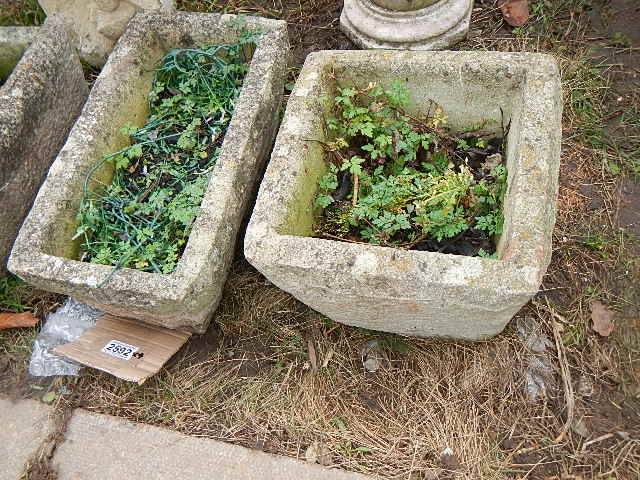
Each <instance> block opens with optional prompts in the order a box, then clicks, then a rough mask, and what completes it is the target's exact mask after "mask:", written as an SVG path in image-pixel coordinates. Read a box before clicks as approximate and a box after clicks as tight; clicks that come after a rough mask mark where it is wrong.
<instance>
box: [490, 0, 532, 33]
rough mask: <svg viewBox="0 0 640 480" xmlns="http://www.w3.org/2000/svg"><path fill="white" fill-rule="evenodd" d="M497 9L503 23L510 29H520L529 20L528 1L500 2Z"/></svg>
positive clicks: (504, 0) (510, 0)
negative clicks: (509, 26)
mask: <svg viewBox="0 0 640 480" xmlns="http://www.w3.org/2000/svg"><path fill="white" fill-rule="evenodd" d="M498 8H499V9H500V11H501V12H502V17H503V18H504V21H505V22H507V23H508V24H509V25H511V26H512V27H521V26H522V25H524V24H525V23H527V20H529V2H528V0H501V1H499V2H498Z"/></svg>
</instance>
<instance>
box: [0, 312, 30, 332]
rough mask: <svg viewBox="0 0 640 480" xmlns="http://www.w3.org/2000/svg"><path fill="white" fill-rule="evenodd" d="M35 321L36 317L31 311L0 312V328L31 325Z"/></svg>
mask: <svg viewBox="0 0 640 480" xmlns="http://www.w3.org/2000/svg"><path fill="white" fill-rule="evenodd" d="M36 323H38V319H37V318H36V317H34V316H33V313H31V312H23V313H0V330H4V329H6V328H25V327H33V326H34V325H35V324H36Z"/></svg>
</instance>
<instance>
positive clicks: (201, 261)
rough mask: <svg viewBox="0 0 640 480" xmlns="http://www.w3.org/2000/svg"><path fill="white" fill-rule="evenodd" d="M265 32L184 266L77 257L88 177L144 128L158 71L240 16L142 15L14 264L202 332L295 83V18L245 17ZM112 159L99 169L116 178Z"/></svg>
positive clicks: (58, 166) (66, 287) (91, 103)
mask: <svg viewBox="0 0 640 480" xmlns="http://www.w3.org/2000/svg"><path fill="white" fill-rule="evenodd" d="M245 22H246V26H247V27H250V28H261V29H262V30H263V31H264V33H263V35H262V36H261V37H260V39H259V41H258V44H257V47H256V50H255V53H254V55H253V58H252V60H251V65H250V70H249V72H248V73H247V76H246V78H245V80H244V84H243V88H242V92H241V94H240V97H239V98H238V100H237V102H236V108H235V113H234V114H233V118H232V120H231V124H230V126H229V129H228V131H227V134H226V136H225V139H224V143H223V146H222V151H221V153H220V157H219V159H218V162H217V164H216V166H215V168H214V170H213V172H212V174H211V178H210V180H209V186H208V189H207V192H206V193H205V196H204V199H203V201H202V205H201V209H200V214H199V215H198V218H197V219H196V221H195V224H194V226H193V229H192V232H191V236H190V238H189V241H188V243H187V246H186V250H185V251H184V253H183V255H182V258H181V259H180V261H179V263H178V266H177V268H176V270H175V272H174V273H172V274H170V275H161V274H153V273H147V272H142V271H139V270H134V269H127V268H123V269H120V270H118V271H117V272H116V273H115V274H113V275H112V276H111V277H110V280H109V281H108V282H106V284H105V285H103V286H99V285H100V284H101V282H103V281H104V280H105V279H107V278H108V277H109V276H110V275H111V273H112V270H113V267H111V266H106V265H96V264H92V263H86V262H80V261H77V260H75V259H76V258H78V257H77V254H78V244H77V242H72V240H71V239H72V237H73V236H74V233H75V229H76V213H77V211H78V207H79V204H80V200H81V198H82V192H83V186H84V182H85V179H86V177H87V174H88V173H89V171H90V170H91V169H92V168H93V167H94V166H95V165H96V163H97V162H99V161H100V159H102V158H103V156H104V155H105V154H108V153H111V152H114V151H117V150H118V149H120V148H121V147H123V146H124V145H125V144H126V143H127V142H128V138H127V137H126V135H125V134H123V133H122V132H121V131H120V129H121V128H122V126H123V125H124V124H125V123H127V122H132V123H134V124H137V125H142V124H143V123H144V120H145V117H146V115H147V94H148V92H149V89H150V86H151V80H152V77H153V69H154V68H155V67H156V66H157V64H158V62H159V61H160V59H161V58H162V56H163V55H164V54H165V53H166V52H167V51H169V50H170V49H172V48H175V47H186V46H190V45H194V44H212V43H228V42H231V41H234V40H235V39H236V38H237V35H238V30H237V25H238V17H236V16H234V15H213V14H211V15H209V14H195V13H182V12H181V13H174V14H169V13H161V12H153V13H146V14H138V15H137V16H136V17H134V19H133V20H132V21H131V23H130V24H129V27H128V29H127V31H126V32H125V33H124V35H123V36H122V37H121V39H120V41H119V42H118V45H117V46H116V48H115V50H114V51H113V53H112V54H111V56H110V57H109V61H108V62H107V64H106V65H105V67H104V69H103V70H102V72H101V74H100V76H99V78H98V79H97V81H96V83H95V85H94V87H93V89H92V91H91V96H90V97H89V100H88V101H87V104H86V106H85V109H84V111H83V114H82V115H81V117H80V118H79V119H78V122H77V123H76V125H75V127H74V128H73V130H72V132H71V134H70V135H69V140H68V141H67V144H66V145H65V147H64V148H63V149H62V151H61V152H60V155H59V156H58V158H57V159H56V161H55V162H54V164H53V166H52V167H51V170H50V172H49V175H48V177H47V179H46V180H45V182H44V184H43V186H42V188H41V190H40V192H39V193H38V197H37V198H36V201H35V203H34V206H33V209H32V211H31V213H30V215H29V216H28V218H27V219H26V221H25V223H24V226H23V227H22V230H21V231H20V235H19V237H18V239H17V240H16V243H15V246H14V248H13V253H12V256H11V258H10V260H9V269H10V270H11V271H12V272H14V273H15V274H17V275H18V276H20V277H22V278H23V279H25V280H26V281H28V282H30V283H32V284H34V285H36V286H38V287H39V288H41V289H44V290H50V291H55V292H59V293H64V294H67V295H70V296H72V297H74V298H75V299H77V300H79V301H81V302H83V303H87V304H89V305H92V306H94V307H97V308H99V309H101V310H104V311H106V312H109V313H112V314H114V315H117V316H123V317H128V318H137V319H140V320H143V321H146V322H149V323H153V324H157V325H161V326H165V327H169V328H186V329H190V330H193V331H196V332H203V331H204V330H205V329H206V326H207V324H208V322H209V320H210V319H211V316H212V315H213V312H214V311H215V309H216V308H217V305H218V303H219V301H220V297H221V295H222V287H223V285H224V282H225V279H226V276H227V273H228V270H229V266H230V263H231V260H232V257H233V252H234V246H235V240H236V236H237V233H238V229H239V227H240V224H241V221H242V219H243V216H244V213H245V211H246V207H247V204H248V202H249V199H250V198H251V196H252V194H253V192H254V191H255V190H254V187H255V184H256V181H257V176H258V173H259V172H260V171H261V168H262V167H263V165H264V162H265V161H266V159H267V158H268V155H269V152H270V150H271V146H272V143H273V138H274V136H275V131H276V129H277V124H278V123H277V122H278V115H279V108H280V103H281V99H282V92H283V89H284V78H285V73H286V65H287V52H288V40H287V29H286V23H285V22H282V21H277V20H267V19H261V18H257V17H245ZM110 168H111V167H110V165H109V164H108V163H105V164H104V165H103V166H102V167H101V169H100V170H98V171H97V175H98V178H101V179H102V180H103V181H105V182H109V181H110V178H111V174H112V172H111V170H110Z"/></svg>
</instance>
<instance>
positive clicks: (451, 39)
mask: <svg viewBox="0 0 640 480" xmlns="http://www.w3.org/2000/svg"><path fill="white" fill-rule="evenodd" d="M472 6H473V0H344V8H343V10H342V15H341V16H340V26H341V28H342V31H343V32H345V34H346V35H347V36H348V37H349V38H351V40H353V42H354V43H356V44H357V45H358V46H360V47H362V48H391V49H404V50H439V49H445V48H448V47H450V46H451V45H454V44H455V43H457V42H459V41H461V40H463V39H464V38H465V37H466V35H467V32H468V30H469V21H470V17H471V8H472Z"/></svg>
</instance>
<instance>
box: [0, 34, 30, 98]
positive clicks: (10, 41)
mask: <svg viewBox="0 0 640 480" xmlns="http://www.w3.org/2000/svg"><path fill="white" fill-rule="evenodd" d="M38 30H39V29H38V27H0V85H2V83H3V82H4V81H5V80H6V79H7V78H8V77H9V75H10V74H11V72H12V71H13V69H14V68H15V66H16V65H17V64H18V61H20V57H22V54H23V53H24V51H25V50H26V49H27V47H28V46H29V44H30V43H31V42H32V41H33V39H34V38H35V37H36V35H37V33H38Z"/></svg>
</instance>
